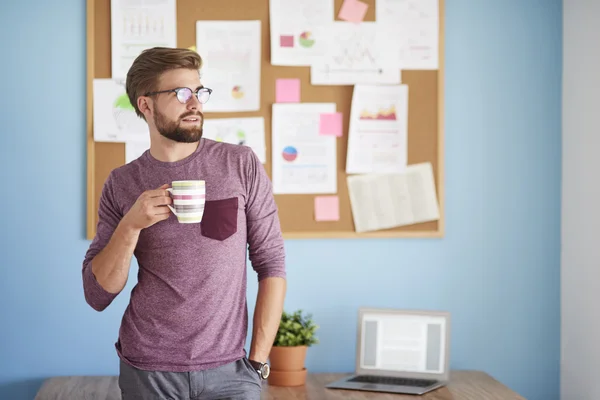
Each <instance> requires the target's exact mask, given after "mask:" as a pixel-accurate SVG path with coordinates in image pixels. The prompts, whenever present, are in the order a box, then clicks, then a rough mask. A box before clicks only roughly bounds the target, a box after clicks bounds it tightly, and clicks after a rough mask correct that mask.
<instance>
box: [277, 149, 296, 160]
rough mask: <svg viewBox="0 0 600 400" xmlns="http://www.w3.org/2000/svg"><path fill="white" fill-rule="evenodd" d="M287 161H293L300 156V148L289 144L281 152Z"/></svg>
mask: <svg viewBox="0 0 600 400" xmlns="http://www.w3.org/2000/svg"><path fill="white" fill-rule="evenodd" d="M281 155H282V156H283V159H284V160H285V161H289V162H292V161H294V160H295V159H296V158H297V157H298V150H296V148H295V147H293V146H287V147H286V148H284V149H283V152H282V154H281Z"/></svg>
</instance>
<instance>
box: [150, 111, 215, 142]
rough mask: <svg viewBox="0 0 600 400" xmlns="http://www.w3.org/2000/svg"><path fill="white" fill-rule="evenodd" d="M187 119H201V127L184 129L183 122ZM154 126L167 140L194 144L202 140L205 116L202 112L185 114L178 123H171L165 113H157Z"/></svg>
mask: <svg viewBox="0 0 600 400" xmlns="http://www.w3.org/2000/svg"><path fill="white" fill-rule="evenodd" d="M187 117H198V118H200V125H199V126H191V127H189V128H184V127H182V126H181V121H182V120H183V119H184V118H187ZM154 125H155V126H156V129H157V130H158V132H159V133H160V134H161V135H162V136H164V137H166V138H167V139H171V140H173V141H175V142H179V143H194V142H197V141H199V140H200V138H202V128H203V126H204V114H202V113H201V112H200V111H198V112H189V113H185V114H183V115H182V116H181V117H180V118H179V120H178V121H169V120H168V119H167V117H166V116H165V115H164V114H163V113H161V112H159V111H157V112H156V113H155V114H154Z"/></svg>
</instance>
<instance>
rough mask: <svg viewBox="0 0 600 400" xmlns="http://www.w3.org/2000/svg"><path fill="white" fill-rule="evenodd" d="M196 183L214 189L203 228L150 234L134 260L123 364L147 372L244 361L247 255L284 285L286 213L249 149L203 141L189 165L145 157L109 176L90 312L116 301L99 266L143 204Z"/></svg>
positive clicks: (172, 223) (172, 225)
mask: <svg viewBox="0 0 600 400" xmlns="http://www.w3.org/2000/svg"><path fill="white" fill-rule="evenodd" d="M188 179H194V180H195V179H203V180H205V181H206V205H205V210H204V216H203V219H202V222H201V223H199V224H180V223H179V222H178V221H177V218H176V217H175V215H171V216H170V217H169V219H167V220H165V221H161V222H158V223H156V224H155V225H153V226H151V227H149V228H146V229H144V230H142V232H141V233H140V236H139V240H138V243H137V246H136V248H135V251H134V255H135V257H136V259H137V261H138V265H139V272H138V276H137V284H136V285H135V287H134V288H133V290H132V292H131V298H130V302H129V304H128V306H127V308H126V310H125V313H124V315H123V319H122V322H121V327H120V330H119V335H118V339H117V341H116V343H115V347H116V350H117V353H118V355H119V357H120V358H121V359H122V360H123V361H125V362H126V363H128V364H130V365H132V366H134V367H137V368H140V369H145V370H161V371H191V370H202V369H208V368H213V367H217V366H220V365H223V364H226V363H228V362H231V361H233V360H236V359H238V358H241V357H243V356H244V345H245V342H246V335H247V329H248V311H247V303H246V279H247V277H246V255H247V253H246V251H247V250H248V254H249V258H250V262H251V264H252V267H253V269H254V270H255V271H256V273H257V276H258V280H262V279H264V278H267V277H283V278H285V254H284V243H283V238H282V235H281V231H280V225H279V217H278V214H277V206H276V203H275V201H274V198H273V195H272V190H271V182H270V180H269V177H268V176H267V174H266V172H265V170H264V168H263V166H262V165H261V163H260V161H259V160H258V158H257V157H256V155H255V154H254V152H253V151H252V149H250V148H249V147H247V146H239V145H232V144H226V143H217V142H215V141H212V140H209V139H201V141H200V144H199V146H198V149H197V150H196V151H195V152H194V154H192V155H190V156H189V157H187V158H186V159H184V160H180V161H177V162H161V161H158V160H156V159H155V158H153V157H152V155H151V154H150V152H149V151H146V152H145V153H144V154H143V155H142V156H141V157H140V158H138V159H137V160H135V161H133V162H131V163H129V164H126V165H124V166H122V167H119V168H117V169H115V170H113V171H112V172H111V173H110V175H109V177H108V178H107V180H106V182H105V184H104V186H103V189H102V194H101V198H100V204H99V209H98V225H97V229H96V236H95V238H94V240H93V241H92V243H91V244H90V247H89V249H88V251H87V253H86V255H85V258H84V261H83V271H82V274H83V288H84V293H85V299H86V301H87V302H88V303H89V305H90V306H91V307H93V308H94V309H95V310H97V311H102V310H104V309H105V308H106V307H107V306H108V305H110V303H111V302H112V301H113V299H114V298H115V297H116V296H117V294H111V293H109V292H107V291H106V290H104V289H103V288H102V286H100V284H99V283H98V281H97V280H96V278H95V276H94V274H93V273H92V268H91V266H92V264H91V263H92V259H93V258H94V256H95V255H96V254H98V252H100V250H102V249H103V248H104V246H105V245H106V244H107V243H108V241H109V239H110V237H111V235H112V233H113V231H114V230H115V228H116V226H117V224H118V223H119V221H120V220H121V218H122V217H123V216H124V215H125V213H127V211H128V210H129V209H130V208H131V206H132V205H133V204H134V203H135V201H136V199H137V198H138V197H139V195H140V194H141V193H142V192H144V191H145V190H149V189H156V188H158V187H160V186H161V185H163V184H165V183H169V184H170V183H171V182H172V181H175V180H188Z"/></svg>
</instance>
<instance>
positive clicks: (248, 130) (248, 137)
mask: <svg viewBox="0 0 600 400" xmlns="http://www.w3.org/2000/svg"><path fill="white" fill-rule="evenodd" d="M202 131H203V133H202V137H204V138H206V139H212V140H215V141H217V142H224V143H231V144H238V145H244V146H249V147H250V148H251V149H252V150H254V153H256V156H257V157H258V159H259V160H260V162H261V163H263V164H264V163H265V162H266V161H267V154H266V153H267V150H266V143H265V119H264V118H263V117H251V118H215V119H212V118H211V119H205V120H204V127H203V129H202Z"/></svg>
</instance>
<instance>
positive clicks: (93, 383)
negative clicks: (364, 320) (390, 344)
mask: <svg viewBox="0 0 600 400" xmlns="http://www.w3.org/2000/svg"><path fill="white" fill-rule="evenodd" d="M344 375H345V374H310V373H309V375H308V378H307V381H306V385H304V386H297V387H276V386H269V384H268V383H267V382H264V383H263V392H262V396H261V399H262V400H342V399H343V400H354V399H362V400H369V399H371V400H525V399H524V397H522V396H519V395H518V394H516V393H515V392H513V391H512V390H510V389H508V388H507V387H506V386H504V385H502V384H501V383H500V382H498V381H497V380H495V379H493V378H492V377H490V376H489V375H487V374H485V373H483V372H478V371H455V372H452V373H451V375H450V384H449V385H448V386H447V387H444V388H440V389H437V390H435V391H433V392H429V393H427V394H425V395H423V396H413V395H401V394H388V393H375V392H359V391H355V390H340V389H325V385H326V384H327V383H329V382H333V381H334V380H336V379H339V378H341V377H343V376H344ZM71 399H73V400H121V391H120V390H119V382H118V377H116V376H57V377H53V378H49V379H47V380H46V381H45V382H44V383H43V385H42V387H41V388H40V390H39V392H38V394H37V396H36V397H35V400H71Z"/></svg>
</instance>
